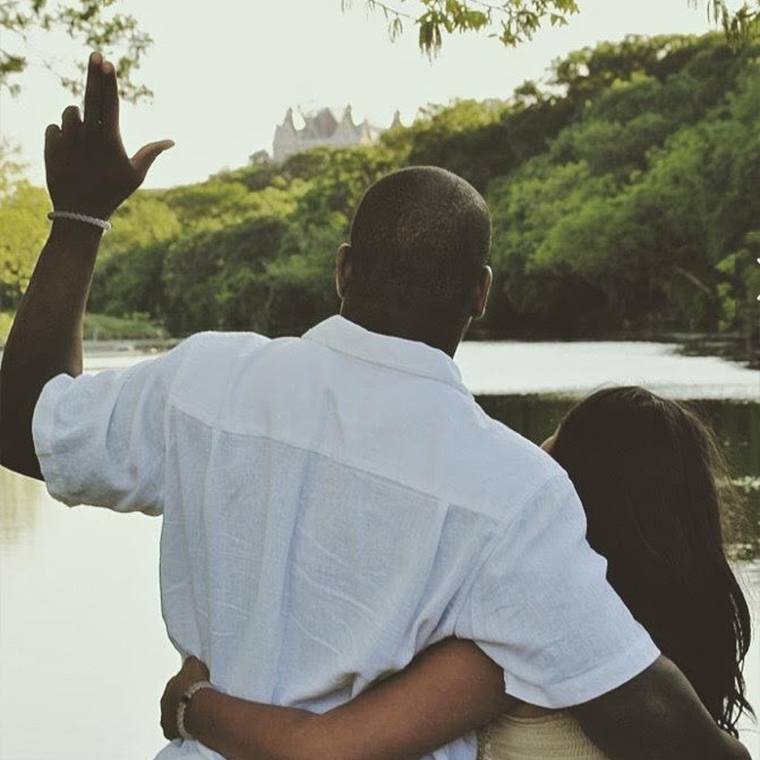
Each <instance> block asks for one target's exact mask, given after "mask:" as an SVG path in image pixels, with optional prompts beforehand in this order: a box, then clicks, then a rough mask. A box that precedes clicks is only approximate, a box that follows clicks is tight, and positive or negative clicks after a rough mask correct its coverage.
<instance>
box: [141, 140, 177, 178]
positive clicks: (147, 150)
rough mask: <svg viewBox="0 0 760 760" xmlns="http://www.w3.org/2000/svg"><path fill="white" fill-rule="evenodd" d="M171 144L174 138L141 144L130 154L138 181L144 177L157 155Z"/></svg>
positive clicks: (171, 145) (172, 144)
mask: <svg viewBox="0 0 760 760" xmlns="http://www.w3.org/2000/svg"><path fill="white" fill-rule="evenodd" d="M173 146H174V140H159V141H158V142H152V143H148V144H147V145H143V146H142V148H140V150H138V151H137V153H135V155H134V156H132V166H134V167H135V170H136V171H137V174H138V176H139V178H140V182H142V181H143V180H144V179H145V175H146V174H147V173H148V169H150V166H151V164H152V163H153V162H154V161H155V160H156V159H157V158H158V156H159V155H160V154H161V153H163V152H164V151H165V150H168V149H169V148H171V147H173Z"/></svg>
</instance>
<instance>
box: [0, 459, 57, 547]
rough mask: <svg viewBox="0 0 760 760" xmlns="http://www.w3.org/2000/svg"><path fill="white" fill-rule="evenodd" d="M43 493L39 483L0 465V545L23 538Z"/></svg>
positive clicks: (34, 520)
mask: <svg viewBox="0 0 760 760" xmlns="http://www.w3.org/2000/svg"><path fill="white" fill-rule="evenodd" d="M46 497H47V493H46V491H45V487H44V485H43V484H42V483H39V482H37V481H34V480H32V479H30V478H21V477H18V476H17V475H15V474H14V473H12V472H11V471H10V470H6V469H3V468H0V548H2V550H3V551H8V550H10V549H11V547H13V546H14V544H16V543H18V542H19V541H22V540H24V539H25V538H27V537H28V536H29V535H30V534H31V533H32V532H33V531H34V526H35V525H36V523H37V520H38V519H39V514H40V509H41V506H42V503H43V501H44V500H45V498H46Z"/></svg>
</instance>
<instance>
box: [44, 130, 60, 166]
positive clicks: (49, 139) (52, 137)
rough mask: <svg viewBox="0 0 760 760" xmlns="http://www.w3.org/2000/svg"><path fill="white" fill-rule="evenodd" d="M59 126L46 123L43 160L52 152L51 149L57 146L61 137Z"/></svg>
mask: <svg viewBox="0 0 760 760" xmlns="http://www.w3.org/2000/svg"><path fill="white" fill-rule="evenodd" d="M62 137H63V135H62V133H61V128H60V127H59V126H58V125H57V124H48V125H47V129H45V160H46V161H47V159H48V158H50V156H51V155H52V154H53V151H54V150H55V149H56V148H57V147H58V143H60V141H61V138H62Z"/></svg>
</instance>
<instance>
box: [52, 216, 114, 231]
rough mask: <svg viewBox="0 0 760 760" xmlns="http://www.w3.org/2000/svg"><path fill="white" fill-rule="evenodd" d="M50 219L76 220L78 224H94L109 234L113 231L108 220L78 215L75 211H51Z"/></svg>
mask: <svg viewBox="0 0 760 760" xmlns="http://www.w3.org/2000/svg"><path fill="white" fill-rule="evenodd" d="M47 218H48V219H74V220H75V221H77V222H85V223H86V224H94V225H95V226H96V227H100V229H101V230H103V232H108V231H109V230H110V229H111V222H109V221H107V220H106V219H98V218H97V217H96V216H87V214H77V213H76V212H74V211H51V212H50V213H49V214H48V215H47Z"/></svg>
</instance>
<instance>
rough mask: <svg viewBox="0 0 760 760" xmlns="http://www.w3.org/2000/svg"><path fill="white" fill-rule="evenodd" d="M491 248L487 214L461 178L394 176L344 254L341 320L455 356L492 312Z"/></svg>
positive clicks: (434, 173)
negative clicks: (470, 329) (469, 331)
mask: <svg viewBox="0 0 760 760" xmlns="http://www.w3.org/2000/svg"><path fill="white" fill-rule="evenodd" d="M490 241H491V220H490V214H489V212H488V207H487V206H486V203H485V201H484V200H483V198H482V197H481V195H480V193H478V191H477V190H475V188H474V187H472V185H470V184H469V183H468V182H465V180H463V179H462V178H461V177H457V176H456V175H455V174H452V173H451V172H448V171H445V170H444V169H439V168H437V167H433V166H415V167H410V168H408V169H401V170H400V171H396V172H393V173H392V174H388V175H387V176H385V177H383V178H382V179H380V180H378V181H377V182H376V183H375V184H374V185H372V186H371V187H370V188H369V190H367V191H366V193H365V194H364V196H363V197H362V199H361V201H360V203H359V206H358V208H357V209H356V213H355V214H354V218H353V221H352V223H351V235H350V242H349V243H347V244H344V245H342V246H341V247H340V249H339V250H338V257H337V271H336V279H337V287H338V295H339V296H340V297H341V299H342V301H343V308H342V309H341V312H342V313H343V314H344V315H345V316H347V317H349V318H353V317H355V316H360V317H362V319H358V320H357V321H364V322H367V321H369V322H371V329H375V330H378V331H381V332H386V333H389V334H401V337H408V338H412V339H417V340H423V341H425V342H429V343H433V344H434V345H438V347H441V348H444V350H448V348H449V347H452V341H453V347H452V351H450V353H453V349H455V348H456V343H458V341H459V339H460V338H461V336H462V334H463V333H464V331H465V330H466V328H467V326H468V325H469V323H470V320H471V319H473V318H475V319H477V318H479V317H480V316H482V314H483V312H484V311H485V305H486V300H487V297H488V290H489V288H490V284H491V271H490V268H489V267H488V266H487V264H486V262H487V260H488V253H489V248H490ZM442 344H445V345H442Z"/></svg>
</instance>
